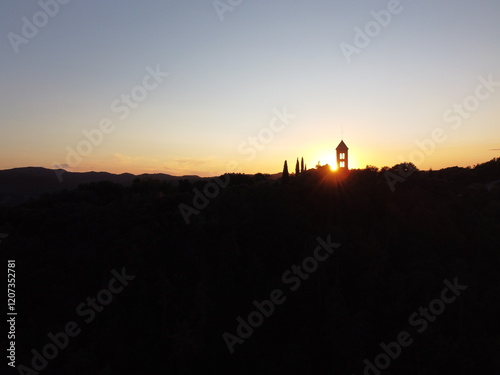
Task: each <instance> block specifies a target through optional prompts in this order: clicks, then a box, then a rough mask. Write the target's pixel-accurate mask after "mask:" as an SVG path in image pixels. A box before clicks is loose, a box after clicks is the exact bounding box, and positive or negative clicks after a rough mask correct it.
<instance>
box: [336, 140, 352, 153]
mask: <svg viewBox="0 0 500 375" xmlns="http://www.w3.org/2000/svg"><path fill="white" fill-rule="evenodd" d="M336 150H338V151H341V150H349V147H347V145H346V144H345V143H344V141H340V143H339V145H338V146H337V148H336Z"/></svg>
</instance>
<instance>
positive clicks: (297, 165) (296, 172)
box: [295, 158, 300, 176]
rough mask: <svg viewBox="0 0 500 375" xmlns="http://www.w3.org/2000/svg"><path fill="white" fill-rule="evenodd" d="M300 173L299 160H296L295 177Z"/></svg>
mask: <svg viewBox="0 0 500 375" xmlns="http://www.w3.org/2000/svg"><path fill="white" fill-rule="evenodd" d="M299 173H300V169H299V158H297V164H295V175H296V176H298V175H299Z"/></svg>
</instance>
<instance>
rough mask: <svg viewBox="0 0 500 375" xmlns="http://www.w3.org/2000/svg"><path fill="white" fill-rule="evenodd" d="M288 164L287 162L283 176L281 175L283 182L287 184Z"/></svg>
mask: <svg viewBox="0 0 500 375" xmlns="http://www.w3.org/2000/svg"><path fill="white" fill-rule="evenodd" d="M288 176H289V174H288V164H287V162H286V160H285V164H284V165H283V174H282V175H281V181H283V182H287V181H288Z"/></svg>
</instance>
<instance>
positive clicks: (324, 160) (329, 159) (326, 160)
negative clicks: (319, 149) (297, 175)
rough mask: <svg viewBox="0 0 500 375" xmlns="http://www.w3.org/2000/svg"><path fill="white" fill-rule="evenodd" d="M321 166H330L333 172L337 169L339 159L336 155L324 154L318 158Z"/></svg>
mask: <svg viewBox="0 0 500 375" xmlns="http://www.w3.org/2000/svg"><path fill="white" fill-rule="evenodd" d="M318 162H319V165H325V164H328V165H329V166H330V169H331V170H332V171H334V170H336V169H337V159H336V157H335V154H334V153H328V154H323V156H321V157H319V158H318Z"/></svg>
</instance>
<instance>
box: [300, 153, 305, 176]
mask: <svg viewBox="0 0 500 375" xmlns="http://www.w3.org/2000/svg"><path fill="white" fill-rule="evenodd" d="M302 172H304V157H302V158H301V159H300V173H302Z"/></svg>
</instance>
